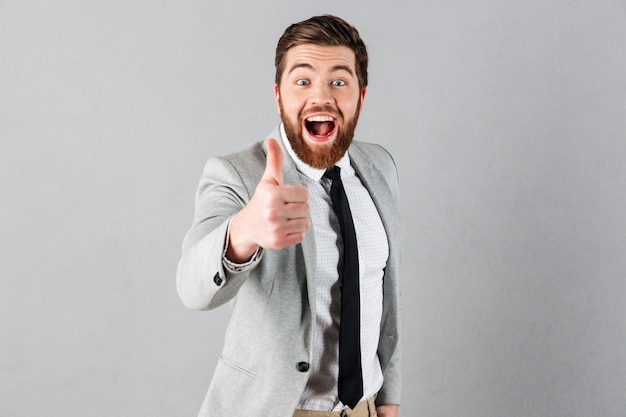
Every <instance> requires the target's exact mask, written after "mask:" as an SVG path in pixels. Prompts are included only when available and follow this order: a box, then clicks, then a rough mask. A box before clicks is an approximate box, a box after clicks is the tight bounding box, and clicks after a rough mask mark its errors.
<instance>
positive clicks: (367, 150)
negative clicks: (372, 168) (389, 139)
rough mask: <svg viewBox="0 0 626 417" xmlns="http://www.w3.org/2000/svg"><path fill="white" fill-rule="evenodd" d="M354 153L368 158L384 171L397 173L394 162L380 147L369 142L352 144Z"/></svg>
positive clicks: (385, 150) (387, 152)
mask: <svg viewBox="0 0 626 417" xmlns="http://www.w3.org/2000/svg"><path fill="white" fill-rule="evenodd" d="M352 146H353V147H354V149H355V151H357V152H359V153H361V154H362V155H364V156H366V157H367V158H369V159H370V160H371V161H372V162H373V163H374V164H375V165H378V166H381V167H382V168H383V169H384V170H388V169H389V170H394V171H397V167H396V162H395V161H394V159H393V157H392V156H391V154H390V153H389V151H387V149H385V148H384V147H383V146H382V145H379V144H377V143H369V142H360V141H354V142H352Z"/></svg>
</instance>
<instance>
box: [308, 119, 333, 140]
mask: <svg viewBox="0 0 626 417" xmlns="http://www.w3.org/2000/svg"><path fill="white" fill-rule="evenodd" d="M304 125H305V127H306V129H307V130H308V131H309V133H310V134H311V135H312V136H315V137H318V138H325V137H328V136H330V135H332V134H333V133H334V132H335V126H336V122H335V119H334V118H333V117H331V116H311V117H307V118H306V119H305V121H304Z"/></svg>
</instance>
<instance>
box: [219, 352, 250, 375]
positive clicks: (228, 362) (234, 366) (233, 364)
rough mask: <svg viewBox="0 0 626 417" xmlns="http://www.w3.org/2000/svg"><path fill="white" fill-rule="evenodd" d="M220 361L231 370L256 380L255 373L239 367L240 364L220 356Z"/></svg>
mask: <svg viewBox="0 0 626 417" xmlns="http://www.w3.org/2000/svg"><path fill="white" fill-rule="evenodd" d="M220 360H221V361H222V363H223V364H224V365H226V366H228V367H229V368H231V369H233V370H235V371H238V372H241V373H242V374H244V375H246V376H249V377H250V378H254V377H255V376H256V373H255V372H253V371H251V370H250V369H247V368H245V367H243V366H241V365H239V364H238V363H236V362H235V361H233V360H231V359H229V358H226V357H224V355H220Z"/></svg>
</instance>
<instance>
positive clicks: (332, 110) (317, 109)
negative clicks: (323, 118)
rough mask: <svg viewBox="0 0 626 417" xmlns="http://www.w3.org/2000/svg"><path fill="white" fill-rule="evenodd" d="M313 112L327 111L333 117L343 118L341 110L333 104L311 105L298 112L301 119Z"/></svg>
mask: <svg viewBox="0 0 626 417" xmlns="http://www.w3.org/2000/svg"><path fill="white" fill-rule="evenodd" d="M314 113H329V114H331V115H333V117H335V119H339V120H343V113H342V112H341V110H339V109H337V108H335V107H333V106H313V107H310V108H308V109H306V110H304V111H302V112H301V113H300V117H301V119H306V117H308V115H310V114H314Z"/></svg>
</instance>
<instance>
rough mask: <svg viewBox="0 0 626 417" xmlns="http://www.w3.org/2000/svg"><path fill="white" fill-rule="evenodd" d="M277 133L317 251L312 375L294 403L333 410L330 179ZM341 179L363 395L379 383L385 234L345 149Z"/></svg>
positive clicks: (335, 276) (335, 270)
mask: <svg viewBox="0 0 626 417" xmlns="http://www.w3.org/2000/svg"><path fill="white" fill-rule="evenodd" d="M281 136H282V140H283V143H284V144H285V147H286V148H287V151H288V152H289V155H290V156H291V158H292V159H293V160H294V162H295V165H296V168H297V169H298V174H299V175H300V180H301V181H302V183H303V184H304V186H305V187H306V188H307V190H308V191H309V194H310V198H309V205H310V206H311V222H312V229H313V231H314V234H315V245H316V253H317V276H316V277H315V279H316V286H317V293H316V311H317V317H316V324H315V328H314V335H313V357H312V358H311V370H310V372H311V376H310V377H309V380H308V383H307V385H306V387H305V390H304V393H303V395H302V398H301V400H300V402H299V404H298V408H299V409H305V410H320V411H331V410H332V411H338V410H341V409H343V408H345V407H344V405H343V404H341V402H340V401H339V398H338V391H337V380H338V373H339V363H338V355H339V320H340V300H341V290H340V279H339V268H340V253H343V242H342V238H341V230H340V228H339V221H338V220H337V216H336V214H335V212H334V211H333V207H332V201H331V199H330V194H329V193H330V185H331V180H329V179H328V178H324V177H323V175H324V172H325V170H324V169H316V168H312V167H310V166H309V165H307V164H306V163H304V162H302V161H301V160H300V159H299V158H298V156H297V155H296V154H295V152H294V151H293V149H292V148H291V145H290V144H289V141H288V140H287V139H286V134H285V131H284V128H283V126H282V125H281ZM337 166H339V167H340V168H341V180H342V182H343V186H344V188H345V191H346V194H347V196H348V201H349V202H350V210H351V212H352V217H353V221H354V228H355V230H356V235H357V245H358V250H359V275H360V282H359V288H360V296H361V365H362V369H363V398H362V400H364V399H367V398H369V397H371V396H373V395H375V394H376V393H377V392H378V390H379V389H380V387H381V386H382V383H383V375H382V371H381V368H380V362H379V360H378V355H377V349H378V340H379V337H380V320H381V316H382V310H383V287H382V285H383V274H384V268H385V266H386V264H387V259H388V257H389V245H388V242H387V234H386V233H385V228H384V227H383V223H382V220H381V219H380V216H379V214H378V210H377V209H376V206H375V205H374V202H373V201H372V198H371V196H370V194H369V192H368V191H367V189H366V188H365V187H364V186H363V184H362V183H361V180H360V179H359V177H358V176H357V175H356V172H355V170H354V168H352V166H351V165H350V157H349V156H348V154H346V155H345V156H344V157H343V158H342V159H341V160H340V161H339V162H338V163H337Z"/></svg>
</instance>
